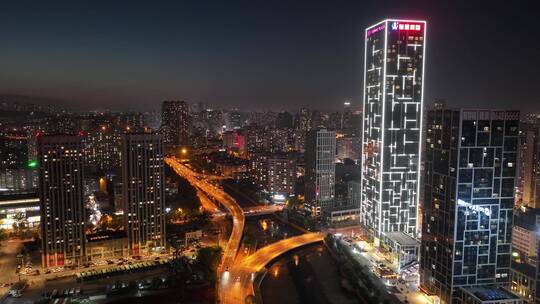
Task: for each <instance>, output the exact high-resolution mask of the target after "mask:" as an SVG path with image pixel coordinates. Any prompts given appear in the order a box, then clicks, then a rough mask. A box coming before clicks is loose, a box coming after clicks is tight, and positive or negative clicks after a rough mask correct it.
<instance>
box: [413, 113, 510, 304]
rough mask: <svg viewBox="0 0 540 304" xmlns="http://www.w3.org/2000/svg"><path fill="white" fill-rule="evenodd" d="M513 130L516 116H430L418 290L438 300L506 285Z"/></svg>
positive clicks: (469, 114)
mask: <svg viewBox="0 0 540 304" xmlns="http://www.w3.org/2000/svg"><path fill="white" fill-rule="evenodd" d="M518 133H519V111H504V110H501V111H494V110H476V109H474V110H473V109H470V110H469V109H461V110H451V109H445V108H442V107H441V108H437V109H434V110H431V111H429V112H428V115H427V129H426V155H425V166H426V167H425V200H424V206H423V208H422V244H421V258H420V287H421V289H422V290H423V291H424V292H426V293H428V294H430V295H435V296H438V297H439V298H440V300H441V303H452V302H453V299H454V300H455V296H456V294H455V293H456V291H457V290H458V289H460V288H462V289H463V288H465V289H463V290H466V289H467V288H470V287H478V286H484V287H486V286H505V287H508V286H509V280H510V256H511V248H512V222H513V207H514V192H515V191H514V184H515V178H516V168H517V165H516V161H517V159H516V154H517V138H518ZM460 290H461V289H460Z"/></svg>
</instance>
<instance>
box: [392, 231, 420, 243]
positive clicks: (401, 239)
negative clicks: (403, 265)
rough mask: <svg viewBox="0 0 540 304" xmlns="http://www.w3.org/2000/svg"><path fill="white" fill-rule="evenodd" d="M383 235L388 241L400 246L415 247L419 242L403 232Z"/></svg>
mask: <svg viewBox="0 0 540 304" xmlns="http://www.w3.org/2000/svg"><path fill="white" fill-rule="evenodd" d="M384 235H385V236H386V238H388V239H389V240H390V241H392V242H395V243H397V244H399V245H401V246H417V245H420V242H419V241H418V240H416V239H414V238H412V237H411V236H409V235H408V234H406V233H404V232H401V231H399V232H385V233H384Z"/></svg>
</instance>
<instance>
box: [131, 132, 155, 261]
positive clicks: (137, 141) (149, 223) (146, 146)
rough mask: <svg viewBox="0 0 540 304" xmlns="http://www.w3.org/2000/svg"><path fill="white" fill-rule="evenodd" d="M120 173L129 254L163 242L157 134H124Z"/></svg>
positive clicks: (152, 247)
mask: <svg viewBox="0 0 540 304" xmlns="http://www.w3.org/2000/svg"><path fill="white" fill-rule="evenodd" d="M123 155H124V157H123V158H122V163H123V164H122V177H123V194H122V197H123V203H124V207H123V209H124V220H125V224H124V225H125V229H126V233H127V236H128V241H129V251H130V253H131V254H132V255H142V254H150V253H152V252H155V251H156V250H161V249H162V248H163V247H164V246H165V207H164V205H165V188H164V167H163V156H164V155H163V143H162V140H161V136H160V135H156V134H126V135H124V140H123Z"/></svg>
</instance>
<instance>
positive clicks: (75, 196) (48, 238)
mask: <svg viewBox="0 0 540 304" xmlns="http://www.w3.org/2000/svg"><path fill="white" fill-rule="evenodd" d="M38 159H39V200H40V202H41V206H40V207H41V239H42V241H41V243H42V264H43V267H55V266H63V265H75V266H76V265H80V263H81V262H83V260H84V254H85V241H86V240H85V234H84V233H85V232H84V227H85V226H84V221H85V219H86V216H85V213H86V212H85V208H84V198H83V163H84V158H83V144H82V140H81V137H79V136H75V135H50V136H48V135H43V136H41V137H39V138H38Z"/></svg>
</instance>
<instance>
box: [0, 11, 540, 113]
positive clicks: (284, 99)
mask: <svg viewBox="0 0 540 304" xmlns="http://www.w3.org/2000/svg"><path fill="white" fill-rule="evenodd" d="M10 2H11V3H3V4H2V5H1V6H0V37H1V46H0V94H24V95H31V96H42V97H52V98H58V99H63V100H64V101H67V102H69V104H70V105H72V106H73V107H74V108H79V109H92V108H100V109H104V108H108V109H134V110H145V109H155V108H157V107H158V106H159V104H160V102H161V101H162V100H165V99H179V100H186V101H188V102H205V103H208V104H209V105H212V106H214V107H217V108H230V107H238V108H240V109H250V110H266V109H272V110H284V109H287V110H297V109H298V108H299V107H301V106H307V107H310V108H319V109H323V110H334V109H339V108H340V107H341V105H342V103H343V101H344V100H345V99H347V98H350V99H352V103H353V105H354V106H360V105H361V102H362V72H363V67H362V64H363V53H364V51H363V35H364V28H365V27H366V26H368V25H371V24H373V23H375V22H376V21H379V20H380V19H383V18H386V17H401V18H419V19H426V20H427V21H428V39H427V43H428V49H427V62H426V81H425V85H426V87H425V90H426V91H425V101H426V102H427V103H430V102H432V101H433V100H434V99H435V98H445V99H447V101H448V104H449V105H452V106H469V107H506V108H514V109H521V110H523V111H527V112H528V111H535V110H538V111H540V98H539V97H538V93H537V91H538V89H537V87H538V86H539V84H540V72H539V69H540V59H539V57H540V35H539V34H538V33H539V28H540V25H539V24H538V22H537V19H538V11H537V10H536V9H534V8H533V6H532V3H533V2H532V1H530V3H531V5H529V6H527V5H528V4H526V3H525V1H523V2H520V1H515V2H514V1H507V2H506V3H507V4H504V2H502V1H501V2H497V1H463V2H460V3H458V2H455V1H427V0H426V1H407V0H404V1H380V0H378V1H369V2H368V1H366V2H365V3H364V2H362V1H350V2H348V1H321V2H317V1H305V2H301V1H290V2H294V3H289V1H245V2H235V3H234V4H233V3H232V1H216V2H210V1H193V2H187V1H171V2H160V3H159V4H157V2H158V1H145V2H141V3H138V2H136V1H126V2H123V3H120V1H91V2H88V3H87V4H83V3H82V2H81V3H80V1H72V2H66V3H59V2H55V3H49V2H48V1H35V2H24V1H10ZM154 2H156V3H154ZM443 2H444V3H443ZM518 4H519V5H518Z"/></svg>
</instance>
